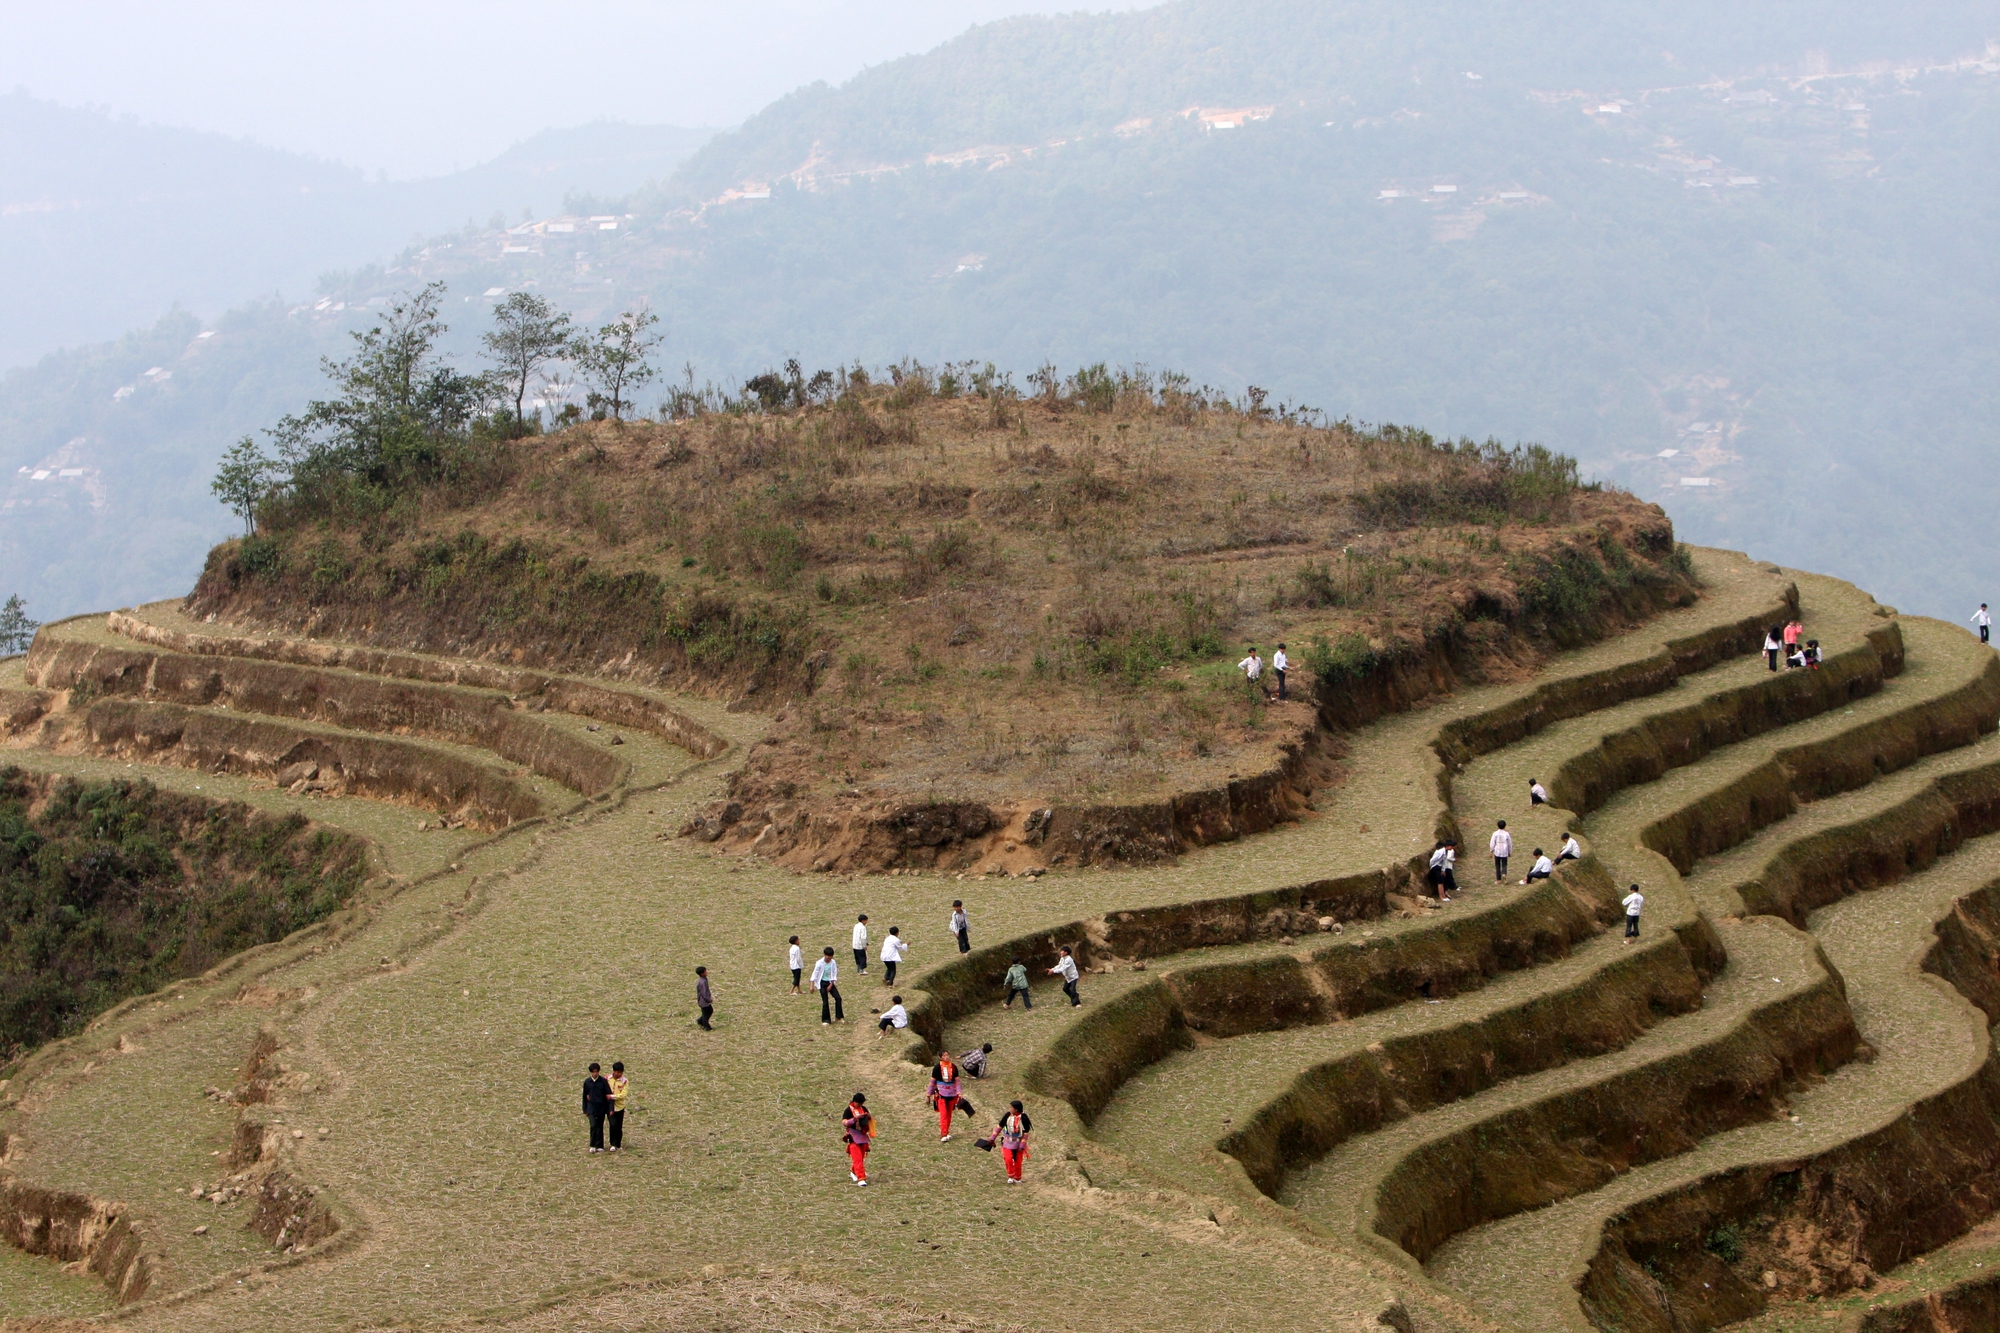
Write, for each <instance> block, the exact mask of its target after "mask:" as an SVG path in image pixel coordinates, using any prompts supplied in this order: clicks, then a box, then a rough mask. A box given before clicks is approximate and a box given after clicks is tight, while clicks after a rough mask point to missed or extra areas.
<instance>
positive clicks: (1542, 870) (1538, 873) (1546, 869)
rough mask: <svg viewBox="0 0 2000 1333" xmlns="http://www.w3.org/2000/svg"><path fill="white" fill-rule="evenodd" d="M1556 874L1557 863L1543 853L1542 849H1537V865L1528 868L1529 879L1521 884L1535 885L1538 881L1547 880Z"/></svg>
mask: <svg viewBox="0 0 2000 1333" xmlns="http://www.w3.org/2000/svg"><path fill="white" fill-rule="evenodd" d="M1555 873H1556V863H1555V862H1554V861H1551V860H1549V858H1548V857H1547V856H1546V855H1545V854H1544V853H1543V852H1542V849H1541V848H1539V847H1537V848H1535V863H1534V864H1533V865H1532V866H1529V867H1528V877H1527V878H1526V879H1524V880H1522V881H1521V882H1522V883H1523V884H1533V883H1534V882H1535V881H1536V880H1538V879H1547V878H1548V877H1549V876H1550V875H1553V874H1555Z"/></svg>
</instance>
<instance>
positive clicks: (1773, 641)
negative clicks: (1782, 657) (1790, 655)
mask: <svg viewBox="0 0 2000 1333" xmlns="http://www.w3.org/2000/svg"><path fill="white" fill-rule="evenodd" d="M1784 633H1785V627H1784V626H1783V625H1773V626H1771V628H1769V629H1767V630H1765V631H1764V660H1765V661H1767V662H1769V663H1770V664H1771V670H1773V671H1776V670H1777V669H1778V654H1779V653H1781V652H1783V651H1784V650H1785V641H1784V638H1783V635H1784Z"/></svg>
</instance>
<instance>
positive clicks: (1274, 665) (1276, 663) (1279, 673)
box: [1271, 643, 1292, 703]
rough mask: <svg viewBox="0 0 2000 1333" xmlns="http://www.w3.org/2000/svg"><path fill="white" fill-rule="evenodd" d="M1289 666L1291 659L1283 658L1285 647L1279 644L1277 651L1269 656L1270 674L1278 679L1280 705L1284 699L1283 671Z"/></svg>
mask: <svg viewBox="0 0 2000 1333" xmlns="http://www.w3.org/2000/svg"><path fill="white" fill-rule="evenodd" d="M1291 664H1292V659H1291V658H1289V657H1286V656H1285V645H1284V644H1282V643H1281V644H1279V645H1278V651H1277V652H1275V653H1272V654H1271V674H1272V675H1274V676H1276V677H1277V678H1278V700H1279V702H1281V703H1282V702H1283V701H1284V698H1285V669H1286V668H1287V667H1289V666H1291Z"/></svg>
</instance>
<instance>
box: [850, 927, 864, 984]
mask: <svg viewBox="0 0 2000 1333" xmlns="http://www.w3.org/2000/svg"><path fill="white" fill-rule="evenodd" d="M851 942H852V944H853V947H854V970H855V971H856V972H859V973H861V974H862V975H864V976H865V975H867V972H868V913H866V912H863V913H862V914H861V915H860V916H858V917H856V918H854V934H853V939H852V941H851Z"/></svg>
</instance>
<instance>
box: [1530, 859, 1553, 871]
mask: <svg viewBox="0 0 2000 1333" xmlns="http://www.w3.org/2000/svg"><path fill="white" fill-rule="evenodd" d="M1528 873H1529V874H1530V875H1553V874H1555V873H1556V863H1555V862H1554V861H1551V860H1549V858H1548V857H1546V856H1538V857H1536V858H1535V864H1534V865H1533V866H1531V867H1530V868H1529V870H1528Z"/></svg>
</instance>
